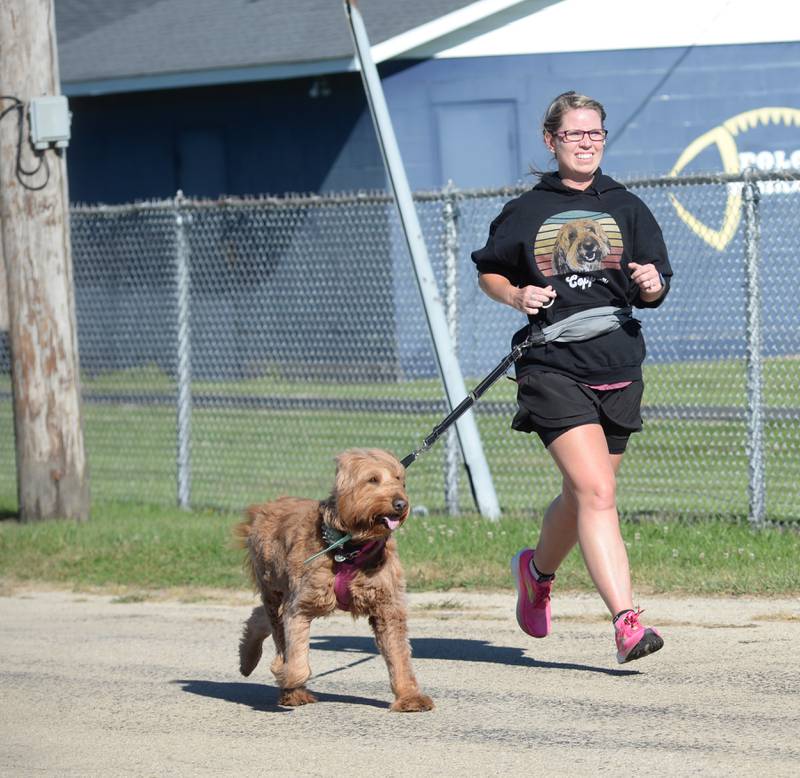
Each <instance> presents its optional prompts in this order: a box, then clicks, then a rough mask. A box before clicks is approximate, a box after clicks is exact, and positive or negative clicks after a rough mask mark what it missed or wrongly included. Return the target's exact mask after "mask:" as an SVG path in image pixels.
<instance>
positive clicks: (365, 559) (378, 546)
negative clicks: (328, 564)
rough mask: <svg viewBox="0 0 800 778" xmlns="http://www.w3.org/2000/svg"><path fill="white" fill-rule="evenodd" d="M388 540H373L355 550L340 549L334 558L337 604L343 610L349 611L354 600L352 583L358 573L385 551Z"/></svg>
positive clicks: (334, 585) (334, 582)
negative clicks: (351, 588)
mask: <svg viewBox="0 0 800 778" xmlns="http://www.w3.org/2000/svg"><path fill="white" fill-rule="evenodd" d="M385 546H386V540H385V539H384V540H371V541H370V542H369V543H365V544H364V545H363V546H358V547H357V548H356V549H355V550H354V551H351V552H349V553H348V552H346V551H345V550H344V549H340V550H338V551H337V552H336V553H335V555H334V557H333V559H334V563H333V572H334V574H335V575H334V579H333V591H334V594H336V606H337V607H338V608H341V610H343V611H349V610H350V606H351V604H352V602H353V595H352V592H351V591H350V584H351V583H352V582H353V578H355V577H356V573H357V572H358V571H359V570H363V569H364V568H365V567H367V565H369V563H370V562H372V561H373V560H375V559H376V558H377V557H378V556H379V555H381V554H382V553H383V549H384V547H385Z"/></svg>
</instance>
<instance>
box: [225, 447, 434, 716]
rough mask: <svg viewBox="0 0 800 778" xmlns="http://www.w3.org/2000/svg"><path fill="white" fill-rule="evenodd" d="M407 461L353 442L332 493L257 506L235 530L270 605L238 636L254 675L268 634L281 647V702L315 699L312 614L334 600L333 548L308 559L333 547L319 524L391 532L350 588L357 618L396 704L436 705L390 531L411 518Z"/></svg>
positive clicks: (402, 707)
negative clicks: (414, 652)
mask: <svg viewBox="0 0 800 778" xmlns="http://www.w3.org/2000/svg"><path fill="white" fill-rule="evenodd" d="M408 511H409V506H408V497H407V495H406V491H405V470H404V468H403V466H402V465H401V464H400V462H398V461H397V459H395V457H393V456H392V455H391V454H389V453H387V452H386V451H381V450H379V449H352V450H350V451H345V452H344V453H343V454H341V455H340V456H339V457H338V458H337V460H336V481H335V485H334V488H333V492H332V493H331V495H330V497H329V498H328V499H327V500H325V501H322V502H320V501H317V500H309V499H301V498H297V497H282V498H280V499H278V500H275V501H274V502H268V503H265V504H263V505H254V506H251V507H250V508H249V509H248V510H247V514H246V515H247V520H246V521H244V522H242V523H241V524H238V525H237V527H236V535H237V536H238V538H239V540H240V543H241V545H242V547H244V548H246V549H247V551H248V554H247V559H246V563H245V564H246V566H247V567H249V569H250V572H251V574H252V577H253V581H254V584H255V587H256V590H257V591H258V592H260V594H261V600H262V602H263V605H260V606H258V607H256V608H255V609H254V610H253V612H252V614H251V616H250V618H249V619H248V620H247V622H246V623H245V626H244V633H243V635H242V638H241V642H240V644H239V659H240V670H241V672H242V675H245V676H248V675H250V673H251V672H253V670H254V669H255V667H256V665H257V664H258V662H259V659H260V658H261V650H262V643H263V642H264V640H265V639H266V638H267V637H268V636H269V635H270V634H271V635H272V639H273V641H274V643H275V650H276V655H275V659H274V660H273V662H272V665H271V669H272V672H273V674H274V675H275V678H276V679H277V681H278V684H279V686H280V688H281V696H280V700H279V702H280V704H281V705H288V706H294V705H304V704H306V703H309V702H316V698H315V697H314V695H313V694H311V692H310V691H309V690H308V689H307V688H306V686H305V684H306V681H307V680H308V678H309V677H310V675H311V668H310V666H309V663H308V654H309V634H310V625H311V621H312V619H314V618H316V617H317V616H325V615H327V614H330V613H331V612H333V611H334V610H335V609H336V595H335V592H334V586H333V584H334V560H333V558H332V553H328V554H324V555H322V556H320V557H317V558H316V559H315V560H313V561H312V562H310V563H308V564H306V563H305V560H306V559H308V558H309V557H311V556H312V555H314V554H315V553H317V552H318V551H320V550H322V549H323V548H325V547H326V543H325V542H324V541H323V538H322V524H323V522H326V523H327V524H329V525H330V526H331V527H333V528H334V529H337V530H339V531H340V532H345V533H347V532H349V533H350V534H352V536H353V540H352V542H353V543H358V544H363V543H366V542H369V541H372V540H379V539H386V546H385V548H384V550H383V553H382V554H380V555H378V556H377V558H376V559H375V560H374V561H372V562H371V563H370V565H369V566H368V567H367V568H365V569H363V570H359V571H358V572H357V573H356V575H355V578H354V579H353V581H352V583H351V587H350V593H351V596H352V602H351V604H350V612H351V613H352V615H353V617H356V616H367V617H369V623H370V625H371V626H372V629H373V632H374V633H375V641H376V643H377V645H378V648H379V649H380V652H381V654H382V655H383V658H384V659H385V661H386V665H387V666H388V669H389V681H390V684H391V687H392V691H393V692H394V696H395V700H394V702H393V703H392V705H391V710H393V711H423V710H430V709H431V708H433V702H432V701H431V699H430V697H428V696H427V695H425V694H422V693H421V692H420V689H419V686H418V685H417V680H416V678H415V677H414V673H413V671H412V669H411V648H410V645H409V641H408V630H407V627H406V606H405V578H404V576H403V570H402V567H401V566H400V559H399V558H398V555H397V545H396V542H395V540H394V538H392V537H391V534H392V529H393V528H395V529H396V528H397V526H399V525H400V524H402V523H403V522H404V521H405V520H406V518H407V517H408Z"/></svg>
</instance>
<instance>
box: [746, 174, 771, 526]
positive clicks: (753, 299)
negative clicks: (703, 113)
mask: <svg viewBox="0 0 800 778" xmlns="http://www.w3.org/2000/svg"><path fill="white" fill-rule="evenodd" d="M759 199H760V193H759V189H758V183H757V182H755V181H753V180H752V178H751V172H750V170H749V169H748V170H745V173H744V186H743V188H742V208H743V211H744V246H745V266H746V277H747V460H748V468H749V480H748V500H749V520H750V523H751V524H752V525H753V526H757V527H762V526H763V525H764V514H765V498H764V491H765V482H764V417H763V407H762V406H763V397H762V363H761V353H762V345H763V339H762V330H761V288H760V285H759V272H760V266H759V265H760V262H759V249H760V238H761V226H760V215H759V208H758V203H759Z"/></svg>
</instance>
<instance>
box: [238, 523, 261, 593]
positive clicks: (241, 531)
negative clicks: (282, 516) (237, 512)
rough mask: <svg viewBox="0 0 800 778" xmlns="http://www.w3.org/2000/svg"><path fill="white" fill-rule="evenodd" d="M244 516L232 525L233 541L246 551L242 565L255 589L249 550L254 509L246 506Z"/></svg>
mask: <svg viewBox="0 0 800 778" xmlns="http://www.w3.org/2000/svg"><path fill="white" fill-rule="evenodd" d="M245 516H246V517H247V518H246V519H245V520H244V521H242V522H239V524H236V525H234V527H233V532H232V534H233V543H234V545H235V546H236V548H241V549H244V550H245V551H246V552H247V553H246V554H245V555H244V559H243V560H242V567H243V568H244V569H245V571H246V572H247V574H248V576H249V577H250V582H251V583H252V585H253V589H255V590H257V589H258V581H257V576H256V571H255V568H254V567H253V555H252V553H251V552H250V533H251V531H252V529H253V522H254V521H255V518H256V511H255V509H254V508H248V509H247V511H246V513H245Z"/></svg>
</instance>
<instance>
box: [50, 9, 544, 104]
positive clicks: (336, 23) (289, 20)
mask: <svg viewBox="0 0 800 778" xmlns="http://www.w3.org/2000/svg"><path fill="white" fill-rule="evenodd" d="M553 2H556V0H477V1H476V0H472V1H471V2H470V1H469V0H358V8H359V10H360V11H361V14H362V17H363V19H364V24H365V26H366V28H367V32H368V34H369V37H370V43H371V45H372V46H373V56H374V58H375V59H376V61H382V60H384V59H388V58H391V57H399V56H403V55H404V54H407V53H408V52H410V51H412V50H413V49H414V48H416V47H419V46H420V45H422V44H429V43H430V42H431V41H433V40H435V39H436V38H438V37H442V36H446V35H448V34H450V33H452V32H453V30H455V29H461V28H465V27H470V28H471V27H474V28H475V29H476V30H479V31H480V30H485V29H488V28H487V27H486V26H485V24H483V26H482V23H483V22H485V20H486V19H488V18H492V19H497V22H496V23H498V24H499V23H502V22H505V21H508V19H510V18H520V16H524V15H527V14H529V13H531V11H532V10H535V9H537V8H541V7H545V6H547V5H550V4H552V3H553ZM55 10H56V33H57V37H58V46H59V65H60V75H61V82H62V90H63V91H64V93H65V94H72V95H76V94H100V93H108V92H120V91H131V90H142V89H156V88H169V87H178V86H194V85H207V84H214V83H232V82H236V81H252V80H264V79H270V78H291V77H296V76H304V75H317V74H322V73H331V72H339V71H345V70H350V69H353V44H352V41H351V38H350V32H349V28H348V24H347V18H346V15H345V11H344V6H343V2H342V0H289V2H287V1H286V0H282V1H279V0H225V1H224V2H220V0H55Z"/></svg>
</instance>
